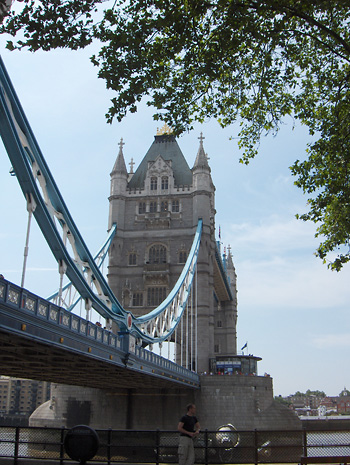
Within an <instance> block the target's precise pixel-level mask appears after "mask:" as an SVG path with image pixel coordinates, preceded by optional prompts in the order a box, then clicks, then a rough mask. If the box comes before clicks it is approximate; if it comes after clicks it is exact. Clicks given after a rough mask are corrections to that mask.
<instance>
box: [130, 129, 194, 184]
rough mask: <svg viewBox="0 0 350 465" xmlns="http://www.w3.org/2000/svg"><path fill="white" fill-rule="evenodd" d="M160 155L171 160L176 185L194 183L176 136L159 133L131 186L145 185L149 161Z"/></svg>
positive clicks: (131, 181) (136, 172)
mask: <svg viewBox="0 0 350 465" xmlns="http://www.w3.org/2000/svg"><path fill="white" fill-rule="evenodd" d="M159 155H160V156H161V157H162V158H163V160H165V161H171V167H172V170H173V173H174V180H175V186H191V185H192V172H191V170H190V168H189V166H188V164H187V162H186V160H185V157H184V156H183V154H182V152H181V149H180V147H179V145H178V143H177V141H176V139H175V136H173V135H172V134H157V135H156V136H155V137H154V141H153V144H152V145H151V147H150V148H149V150H148V152H147V153H146V155H145V156H144V158H143V160H142V161H141V163H140V165H139V167H138V168H137V170H136V171H135V174H134V175H133V177H132V178H131V180H130V182H129V183H128V187H129V188H132V189H134V188H143V187H144V183H145V178H146V173H147V169H148V163H149V162H153V161H155V160H156V159H157V157H158V156H159Z"/></svg>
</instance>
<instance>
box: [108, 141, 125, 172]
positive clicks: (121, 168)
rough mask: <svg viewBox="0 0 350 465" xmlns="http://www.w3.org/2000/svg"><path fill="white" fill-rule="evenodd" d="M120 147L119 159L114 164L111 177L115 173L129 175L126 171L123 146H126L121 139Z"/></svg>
mask: <svg viewBox="0 0 350 465" xmlns="http://www.w3.org/2000/svg"><path fill="white" fill-rule="evenodd" d="M118 145H119V153H118V156H117V159H116V161H115V163H114V166H113V169H112V172H111V175H112V174H115V173H122V174H126V175H127V174H128V172H127V169H126V165H125V160H124V155H123V145H124V142H123V138H121V139H120V142H119V144H118Z"/></svg>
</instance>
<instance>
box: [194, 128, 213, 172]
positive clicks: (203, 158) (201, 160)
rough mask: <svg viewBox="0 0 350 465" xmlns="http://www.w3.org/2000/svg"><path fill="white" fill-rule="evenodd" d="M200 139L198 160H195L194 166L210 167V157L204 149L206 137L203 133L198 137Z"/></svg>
mask: <svg viewBox="0 0 350 465" xmlns="http://www.w3.org/2000/svg"><path fill="white" fill-rule="evenodd" d="M198 139H199V149H198V153H197V157H196V160H195V162H194V165H193V168H206V169H209V170H210V168H209V164H208V157H207V155H206V153H205V151H204V147H203V140H204V139H205V138H204V137H203V134H202V133H201V134H200V136H199V137H198Z"/></svg>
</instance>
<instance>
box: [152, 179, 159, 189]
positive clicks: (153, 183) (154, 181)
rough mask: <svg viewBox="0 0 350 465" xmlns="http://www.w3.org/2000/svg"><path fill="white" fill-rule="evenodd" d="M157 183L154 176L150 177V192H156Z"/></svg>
mask: <svg viewBox="0 0 350 465" xmlns="http://www.w3.org/2000/svg"><path fill="white" fill-rule="evenodd" d="M157 181H158V180H157V178H156V176H152V177H151V191H156V190H157V187H158V183H157Z"/></svg>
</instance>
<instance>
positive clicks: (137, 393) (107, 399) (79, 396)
mask: <svg viewBox="0 0 350 465" xmlns="http://www.w3.org/2000/svg"><path fill="white" fill-rule="evenodd" d="M190 402H194V403H196V405H197V412H198V417H199V419H200V423H201V427H202V429H209V430H214V429H216V428H218V427H219V426H221V425H224V424H228V423H230V424H232V425H234V426H235V427H236V428H237V429H238V430H252V429H255V428H257V429H260V430H262V429H277V430H283V429H284V430H286V429H296V428H300V427H301V422H300V420H299V419H298V417H297V416H296V415H295V414H294V413H293V412H291V411H290V410H288V409H287V408H285V407H283V406H281V405H280V404H279V403H277V402H275V401H274V399H273V387H272V379H271V378H270V377H268V376H245V375H231V376H230V375H223V376H220V375H212V376H211V375H203V376H201V389H200V390H191V389H177V388H174V389H168V388H167V389H141V388H140V389H116V390H114V391H108V392H107V391H103V390H99V389H90V388H82V387H78V386H67V385H58V384H56V385H53V388H52V393H51V399H50V401H48V402H47V403H46V404H44V405H43V406H41V407H39V409H38V410H36V411H35V412H34V413H33V415H32V416H31V418H30V425H31V426H41V427H42V426H47V427H62V426H65V427H67V428H71V427H73V426H75V425H77V424H86V425H88V426H91V427H93V428H96V429H106V428H112V429H133V430H150V429H151V430H152V429H157V428H158V429H161V430H176V428H177V424H178V421H179V419H180V417H181V416H182V415H183V413H184V412H185V411H186V405H187V404H188V403H190Z"/></svg>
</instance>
